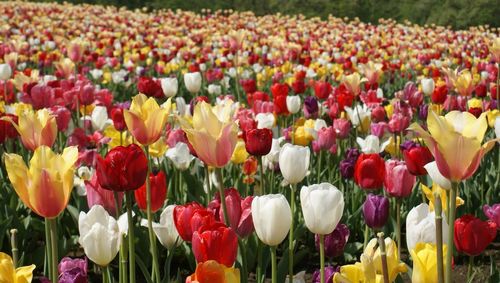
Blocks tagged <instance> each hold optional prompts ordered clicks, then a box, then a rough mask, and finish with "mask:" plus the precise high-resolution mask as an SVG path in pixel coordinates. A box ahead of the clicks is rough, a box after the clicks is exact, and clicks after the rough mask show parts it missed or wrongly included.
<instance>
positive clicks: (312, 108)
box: [304, 96, 319, 119]
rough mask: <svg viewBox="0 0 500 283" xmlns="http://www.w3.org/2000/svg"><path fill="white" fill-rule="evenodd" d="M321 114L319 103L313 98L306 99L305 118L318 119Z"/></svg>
mask: <svg viewBox="0 0 500 283" xmlns="http://www.w3.org/2000/svg"><path fill="white" fill-rule="evenodd" d="M318 113H319V106H318V101H317V100H316V98H315V97H313V96H307V97H306V98H305V99H304V117H305V118H306V119H316V118H317V117H318Z"/></svg>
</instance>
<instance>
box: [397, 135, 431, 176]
mask: <svg viewBox="0 0 500 283" xmlns="http://www.w3.org/2000/svg"><path fill="white" fill-rule="evenodd" d="M400 148H401V151H402V153H403V157H404V160H405V163H406V166H407V168H408V171H410V173H411V174H413V175H415V176H422V175H426V174H427V171H426V170H425V167H424V166H425V165H426V164H427V163H429V162H432V161H433V159H434V158H433V157H432V154H431V152H430V151H429V148H427V147H426V146H422V145H420V144H418V143H415V142H413V141H405V142H404V143H403V144H401V146H400Z"/></svg>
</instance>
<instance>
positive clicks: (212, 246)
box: [193, 222, 238, 267]
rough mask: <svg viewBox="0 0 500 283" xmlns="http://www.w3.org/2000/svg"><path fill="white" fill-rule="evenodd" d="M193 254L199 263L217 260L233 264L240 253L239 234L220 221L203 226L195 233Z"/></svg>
mask: <svg viewBox="0 0 500 283" xmlns="http://www.w3.org/2000/svg"><path fill="white" fill-rule="evenodd" d="M222 247H223V248H222ZM193 254H194V257H195V259H196V262H198V263H202V262H205V261H207V260H215V261H217V262H218V263H221V264H224V265H225V266H227V267H230V266H233V264H234V261H235V260H236V255H237V254H238V236H236V233H234V231H233V230H232V229H231V228H227V227H226V226H225V225H224V224H222V223H220V222H216V223H213V224H211V225H209V226H202V227H200V228H199V230H198V231H195V232H194V233H193Z"/></svg>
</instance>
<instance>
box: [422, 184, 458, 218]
mask: <svg viewBox="0 0 500 283" xmlns="http://www.w3.org/2000/svg"><path fill="white" fill-rule="evenodd" d="M421 188H422V192H423V193H424V194H425V197H426V198H427V199H428V200H429V211H434V207H435V203H434V202H435V197H434V195H435V194H438V195H439V196H440V199H441V207H442V210H443V211H444V212H447V203H448V197H447V196H446V195H447V194H446V190H444V189H443V188H442V187H441V186H439V185H438V184H436V183H432V187H431V188H428V187H427V186H426V185H424V184H421ZM462 204H464V200H463V199H462V198H460V197H456V199H455V205H456V207H459V206H461V205H462Z"/></svg>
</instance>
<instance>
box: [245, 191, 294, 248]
mask: <svg viewBox="0 0 500 283" xmlns="http://www.w3.org/2000/svg"><path fill="white" fill-rule="evenodd" d="M252 218H253V223H254V226H255V232H256V233H257V236H258V237H259V239H260V240H261V241H262V242H263V243H264V244H266V245H268V246H277V245H279V244H280V243H281V242H283V240H284V239H285V237H286V235H287V234H288V231H289V230H290V225H291V224H292V211H291V209H290V205H289V204H288V201H287V200H286V198H285V196H283V195H281V194H275V195H264V196H257V197H255V198H254V199H253V201H252Z"/></svg>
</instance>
